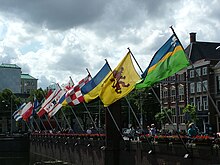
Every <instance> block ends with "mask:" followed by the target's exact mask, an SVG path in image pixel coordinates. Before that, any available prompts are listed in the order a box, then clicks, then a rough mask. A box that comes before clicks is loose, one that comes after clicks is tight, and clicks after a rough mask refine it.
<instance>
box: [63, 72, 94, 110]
mask: <svg viewBox="0 0 220 165" xmlns="http://www.w3.org/2000/svg"><path fill="white" fill-rule="evenodd" d="M91 79H92V78H91V75H90V74H89V75H88V76H86V77H85V78H84V79H82V80H81V81H79V83H78V84H77V85H76V86H75V87H73V88H71V89H70V90H69V91H67V93H66V101H67V103H68V104H69V105H71V106H74V105H77V104H79V103H82V102H84V97H83V94H82V92H81V88H82V87H83V86H84V85H85V84H86V83H88V82H89V81H90V80H91Z"/></svg>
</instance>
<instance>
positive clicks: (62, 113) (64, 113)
mask: <svg viewBox="0 0 220 165" xmlns="http://www.w3.org/2000/svg"><path fill="white" fill-rule="evenodd" d="M61 112H62V114H63V117H64V119H65V120H66V122H67V125H68V127H69V128H70V129H72V128H71V126H70V123H69V121H68V120H67V118H66V115H65V113H64V112H63V110H62V109H61Z"/></svg>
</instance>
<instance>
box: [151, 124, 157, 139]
mask: <svg viewBox="0 0 220 165" xmlns="http://www.w3.org/2000/svg"><path fill="white" fill-rule="evenodd" d="M156 132H157V130H156V127H155V125H154V124H151V128H150V135H152V136H155V135H156Z"/></svg>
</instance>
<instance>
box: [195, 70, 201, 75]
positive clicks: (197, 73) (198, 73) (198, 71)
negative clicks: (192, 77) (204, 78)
mask: <svg viewBox="0 0 220 165" xmlns="http://www.w3.org/2000/svg"><path fill="white" fill-rule="evenodd" d="M196 76H197V77H198V76H201V69H200V68H197V69H196Z"/></svg>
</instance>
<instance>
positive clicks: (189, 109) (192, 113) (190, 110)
mask: <svg viewBox="0 0 220 165" xmlns="http://www.w3.org/2000/svg"><path fill="white" fill-rule="evenodd" d="M183 114H185V115H189V118H190V119H189V121H188V122H196V120H197V114H196V107H195V106H193V105H190V104H187V105H186V107H185V108H184V109H183Z"/></svg>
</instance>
